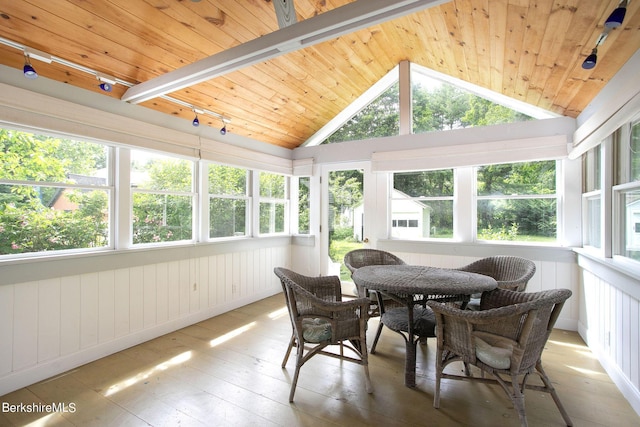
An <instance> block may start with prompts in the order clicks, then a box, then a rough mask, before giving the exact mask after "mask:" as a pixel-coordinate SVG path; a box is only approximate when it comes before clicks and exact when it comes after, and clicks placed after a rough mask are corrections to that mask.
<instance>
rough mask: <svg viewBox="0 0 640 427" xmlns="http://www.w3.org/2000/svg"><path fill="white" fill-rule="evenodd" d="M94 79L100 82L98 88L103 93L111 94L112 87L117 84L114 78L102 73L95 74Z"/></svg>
mask: <svg viewBox="0 0 640 427" xmlns="http://www.w3.org/2000/svg"><path fill="white" fill-rule="evenodd" d="M96 78H97V79H98V80H100V84H99V85H98V87H99V88H100V89H102V90H103V91H105V92H111V91H112V90H113V86H114V85H115V84H116V83H117V82H116V78H115V77H111V76H107V75H105V74H102V73H96Z"/></svg>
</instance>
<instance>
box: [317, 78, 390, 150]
mask: <svg viewBox="0 0 640 427" xmlns="http://www.w3.org/2000/svg"><path fill="white" fill-rule="evenodd" d="M399 88H400V86H399V85H398V83H397V82H396V83H394V84H393V85H391V87H389V88H388V89H387V90H386V91H384V92H383V93H382V94H381V95H380V96H379V97H378V98H376V99H375V100H373V101H372V102H371V103H370V104H369V105H367V106H366V107H364V108H363V109H362V110H360V111H359V112H358V113H357V114H356V115H355V116H353V117H352V118H351V119H349V121H347V122H346V123H345V124H344V125H343V126H342V127H341V128H339V129H337V130H336V131H335V132H334V133H333V134H331V135H330V136H329V137H328V138H327V139H325V140H324V141H323V142H322V143H323V144H333V143H336V142H344V141H355V140H358V139H367V138H381V137H384V136H394V135H398V133H399V131H400V123H399V121H398V120H399V116H400V105H399V101H398V91H399Z"/></svg>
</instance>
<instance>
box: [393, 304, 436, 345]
mask: <svg viewBox="0 0 640 427" xmlns="http://www.w3.org/2000/svg"><path fill="white" fill-rule="evenodd" d="M381 320H382V323H383V324H384V325H385V326H386V327H388V328H389V329H391V330H393V331H402V332H407V331H408V330H409V313H408V312H407V309H406V308H405V307H397V308H392V309H390V310H387V311H386V312H385V313H384V314H383V315H382V319H381ZM413 330H414V333H415V335H417V336H420V337H426V338H431V337H435V336H436V317H435V315H434V314H433V311H431V309H430V308H428V307H414V309H413Z"/></svg>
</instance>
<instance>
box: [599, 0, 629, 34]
mask: <svg viewBox="0 0 640 427" xmlns="http://www.w3.org/2000/svg"><path fill="white" fill-rule="evenodd" d="M627 3H628V2H627V0H622V1H621V2H620V4H619V5H618V7H617V8H616V9H615V10H614V11H613V12H611V15H609V17H608V18H607V20H606V21H605V22H604V26H605V27H606V28H618V27H619V26H620V25H622V21H624V15H625V14H626V13H627Z"/></svg>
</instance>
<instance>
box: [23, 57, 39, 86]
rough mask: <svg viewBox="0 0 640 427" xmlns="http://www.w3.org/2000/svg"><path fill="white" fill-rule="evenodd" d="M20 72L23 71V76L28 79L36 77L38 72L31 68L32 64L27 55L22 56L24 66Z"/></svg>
mask: <svg viewBox="0 0 640 427" xmlns="http://www.w3.org/2000/svg"><path fill="white" fill-rule="evenodd" d="M22 72H23V73H24V76H25V77H26V78H28V79H31V80H33V79H37V78H38V73H37V72H36V69H35V68H33V66H32V65H31V62H30V61H29V55H25V56H24V67H22Z"/></svg>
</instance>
